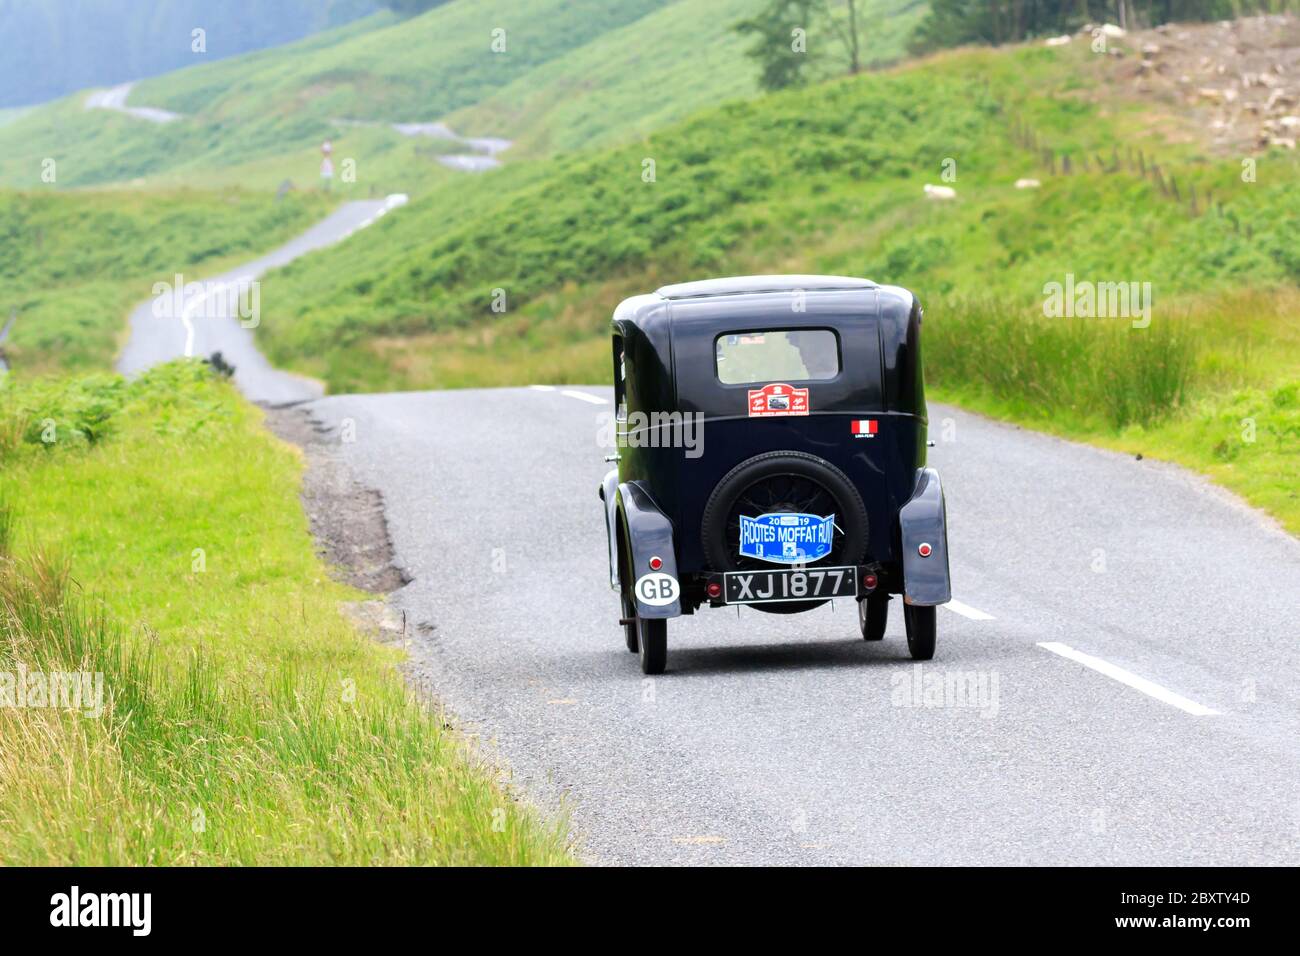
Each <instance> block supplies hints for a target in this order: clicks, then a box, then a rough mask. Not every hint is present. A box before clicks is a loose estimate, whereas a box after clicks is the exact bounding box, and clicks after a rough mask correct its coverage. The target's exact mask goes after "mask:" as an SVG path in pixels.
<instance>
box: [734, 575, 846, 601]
mask: <svg viewBox="0 0 1300 956" xmlns="http://www.w3.org/2000/svg"><path fill="white" fill-rule="evenodd" d="M722 587H723V595H724V601H725V602H726V603H727V604H768V603H771V602H774V601H824V600H826V599H827V598H837V597H857V596H858V569H857V568H855V567H846V568H805V569H804V570H795V569H793V568H784V569H782V570H780V571H728V572H727V573H726V574H724V575H723V576H722Z"/></svg>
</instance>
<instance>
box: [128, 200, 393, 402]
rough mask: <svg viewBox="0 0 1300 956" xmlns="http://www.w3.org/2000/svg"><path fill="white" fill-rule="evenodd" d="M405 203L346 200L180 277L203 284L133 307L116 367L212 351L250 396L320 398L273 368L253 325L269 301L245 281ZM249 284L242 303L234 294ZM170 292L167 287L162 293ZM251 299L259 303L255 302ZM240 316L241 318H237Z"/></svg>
mask: <svg viewBox="0 0 1300 956" xmlns="http://www.w3.org/2000/svg"><path fill="white" fill-rule="evenodd" d="M405 201H406V197H404V196H389V197H388V198H387V199H369V200H360V201H357V202H348V203H344V204H343V205H341V206H339V208H338V209H336V210H335V211H334V212H333V213H332V214H330V215H329V216H327V217H326V218H325V219H322V220H321V221H320V222H318V223H317V224H316V225H314V226H312V227H311V228H310V229H308V230H307V231H306V232H304V233H303V234H302V235H300V236H298V237H297V238H295V239H293V240H292V241H291V242H288V243H286V244H285V245H283V246H281V247H280V248H279V249H276V250H275V251H274V252H271V253H268V254H267V255H265V256H263V257H262V258H260V259H257V260H255V261H253V262H250V263H247V264H246V265H243V266H241V267H240V268H238V269H234V270H232V271H230V272H227V273H225V274H224V275H220V276H189V275H187V276H183V277H182V279H183V281H182V282H181V283H179V285H180V286H181V287H182V291H184V290H186V289H189V287H190V286H191V283H195V284H197V285H199V286H201V287H202V288H201V289H198V288H194V289H191V290H190V291H188V292H186V294H184V295H183V296H182V298H181V299H180V301H179V302H178V303H175V304H172V303H169V304H170V305H172V307H171V308H170V310H167V309H160V308H158V307H157V306H156V305H155V301H156V300H150V301H148V302H144V303H142V304H141V305H140V306H138V307H137V308H136V309H135V311H134V312H132V313H131V335H130V338H129V340H128V341H127V344H126V347H125V348H124V349H123V350H122V354H121V355H120V356H119V357H118V360H117V370H118V371H119V372H122V373H123V374H125V375H133V374H136V373H138V372H141V371H143V370H144V369H147V368H149V367H150V366H151V365H156V364H158V363H159V362H167V361H170V360H171V359H175V358H180V357H181V356H185V355H189V356H194V357H197V358H207V357H209V356H211V355H212V353H213V352H220V353H221V354H222V357H223V358H224V359H225V360H226V361H227V362H228V363H230V364H231V365H233V366H234V367H235V381H236V383H237V384H238V385H239V387H240V388H241V389H242V390H243V392H244V394H245V395H247V396H248V397H249V398H251V399H252V400H253V401H257V402H264V403H266V404H268V405H284V404H290V403H292V402H301V401H306V400H307V399H311V398H318V397H320V395H321V394H323V391H324V390H323V389H322V388H321V386H320V384H319V383H318V382H314V381H311V380H309V379H305V378H302V377H301V376H297V375H294V374H292V373H289V372H284V371H281V370H279V369H275V368H272V367H271V364H270V363H269V362H267V360H266V359H265V358H264V357H263V356H262V353H260V352H259V351H258V350H257V346H256V345H255V344H254V342H253V332H252V327H254V326H253V323H254V322H260V320H261V316H262V313H263V311H264V310H266V309H271V308H274V305H275V303H274V299H269V300H268V299H266V298H264V297H262V295H261V289H260V285H259V286H258V289H257V292H256V296H255V297H254V296H253V294H252V289H251V286H249V283H250V282H252V281H255V280H257V279H258V277H259V276H261V275H262V274H263V273H264V272H266V271H268V270H270V269H275V268H278V267H279V266H283V265H285V264H286V263H288V262H291V261H292V260H294V259H296V258H298V257H299V256H301V255H305V254H306V253H308V252H311V251H312V250H314V249H319V248H321V247H323V246H328V245H331V244H332V243H335V242H338V241H340V240H342V239H345V238H346V237H348V236H350V235H351V234H352V233H353V232H355V231H356V230H358V229H363V228H365V227H366V226H368V225H370V224H371V223H373V222H374V221H375V219H377V218H378V217H380V216H382V215H384V214H386V213H387V212H388V211H389V210H391V209H393V208H395V207H396V206H400V205H401V204H402V203H404V202H405ZM158 281H159V282H165V283H167V284H168V285H169V286H170V287H171V288H173V289H174V288H175V287H176V286H177V285H178V283H177V282H176V278H175V276H159V277H158ZM240 287H243V288H246V289H248V290H249V292H248V293H246V294H245V297H244V299H243V301H242V308H243V311H242V312H241V311H239V310H240V308H241V302H240V301H238V300H237V299H236V297H235V296H234V295H232V294H230V293H231V290H232V289H239V288H240ZM169 296H170V293H169V292H166V293H164V295H163V298H167V297H169ZM254 303H256V304H257V306H258V308H257V309H254V308H252V305H253V304H254ZM241 316H246V317H245V318H241Z"/></svg>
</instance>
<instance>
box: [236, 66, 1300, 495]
mask: <svg viewBox="0 0 1300 956" xmlns="http://www.w3.org/2000/svg"><path fill="white" fill-rule="evenodd" d="M1113 60H1114V58H1090V54H1089V53H1088V51H1087V50H1086V48H1084V47H1082V46H1081V45H1076V47H1074V48H1067V49H1064V50H1058V49H1047V48H1043V47H1041V46H1035V47H1027V48H1019V49H1015V50H1011V51H1004V52H992V51H966V52H958V53H953V54H948V55H944V56H942V57H939V58H937V59H933V60H928V61H924V62H922V63H920V64H918V65H915V66H908V67H904V68H899V69H895V70H891V71H889V72H885V73H880V74H874V75H868V76H863V77H859V78H856V79H849V80H844V81H837V82H832V83H829V84H823V85H820V86H816V87H813V88H809V89H806V90H800V91H794V92H790V93H786V94H781V95H777V96H772V97H768V98H764V99H761V100H755V101H745V102H737V103H732V104H729V105H726V106H723V107H721V108H719V109H717V110H714V111H710V112H706V113H702V114H698V115H696V116H694V117H692V118H691V119H690V120H688V121H686V122H683V123H681V124H678V125H675V126H672V127H670V128H667V129H665V130H663V131H661V132H659V133H656V134H654V135H652V136H650V137H649V138H648V139H647V140H646V141H645V142H643V143H638V144H636V145H635V146H629V147H625V148H621V149H616V150H612V151H608V152H603V153H599V154H595V155H588V154H566V155H561V156H559V157H556V158H554V159H550V160H543V161H539V162H537V163H532V164H522V165H520V166H517V167H514V168H506V169H504V170H501V171H498V172H495V173H491V174H488V175H486V176H483V177H480V178H476V179H473V180H472V181H465V182H457V183H456V184H455V185H454V186H453V187H440V188H437V189H434V190H432V191H431V192H430V194H429V195H427V196H425V197H423V198H422V199H420V200H418V201H416V202H415V203H413V204H412V205H411V206H410V207H409V208H408V209H405V210H403V212H402V214H401V215H399V216H393V217H390V218H389V219H388V220H386V221H385V222H383V223H381V224H380V225H379V226H378V227H377V228H376V229H375V230H374V231H373V232H372V234H370V235H367V236H366V239H365V241H364V242H357V241H355V240H353V241H352V242H349V243H346V244H344V245H343V246H340V247H338V248H336V249H334V250H330V251H326V252H324V253H322V254H320V255H317V256H313V257H311V258H310V259H307V260H304V261H302V262H301V263H298V264H295V265H293V266H291V267H290V268H289V269H287V270H285V271H284V272H282V273H279V274H277V275H275V276H273V277H271V278H270V280H269V281H270V282H271V283H273V284H274V285H275V286H276V287H277V290H278V291H277V301H280V302H286V301H287V302H293V303H295V305H294V306H293V307H292V308H290V309H287V310H285V311H284V312H283V313H282V314H278V315H277V314H272V315H270V316H269V317H268V318H267V319H266V320H264V322H263V325H262V327H261V329H260V330H259V334H260V335H261V338H262V342H263V345H264V347H265V348H266V349H267V350H268V351H269V352H270V353H271V355H272V357H273V358H274V360H276V361H277V362H280V363H282V364H284V365H287V366H290V367H293V368H297V369H299V370H302V371H305V372H308V373H310V374H314V375H317V376H319V377H322V378H324V379H325V380H326V381H327V382H328V383H329V384H330V386H331V388H333V389H335V390H340V391H341V390H357V389H392V388H439V387H455V386H468V385H500V384H523V383H528V382H534V381H552V382H560V381H568V382H573V381H593V380H594V381H601V380H606V379H607V378H608V374H609V372H608V369H607V367H606V366H607V364H608V344H607V342H606V340H605V323H606V321H607V318H608V315H609V312H610V310H611V309H612V307H613V305H614V304H615V303H616V302H617V301H618V299H619V298H620V297H621V296H623V295H625V294H629V293H632V292H636V291H643V290H645V289H648V288H654V287H655V286H656V285H658V284H660V283H661V282H664V281H671V280H678V279H683V278H689V277H691V276H701V275H711V274H735V273H745V272H830V273H849V274H864V275H868V276H872V277H875V278H877V279H880V280H885V281H890V282H898V283H903V284H907V285H910V286H912V287H914V288H916V289H918V290H919V291H920V292H921V293H922V294H923V296H924V298H925V301H926V302H927V304H928V305H929V309H930V316H931V318H930V333H929V337H928V344H927V350H928V351H929V354H930V356H931V359H932V361H931V362H930V366H929V368H930V377H931V380H932V381H933V382H934V383H935V384H936V385H937V386H938V387H939V389H940V391H941V392H942V393H945V394H948V395H949V396H956V397H961V398H962V399H963V400H964V401H966V403H967V404H971V405H974V406H976V407H984V408H987V409H989V410H993V411H998V412H999V413H1004V414H1009V415H1012V416H1014V417H1019V418H1023V419H1026V420H1034V421H1036V422H1037V423H1038V424H1040V425H1043V426H1046V427H1052V428H1058V429H1067V430H1073V431H1074V432H1075V433H1086V434H1095V435H1097V436H1100V437H1102V438H1103V439H1104V440H1120V439H1122V438H1123V436H1124V435H1126V434H1129V432H1130V431H1131V430H1132V429H1137V430H1138V433H1139V435H1142V434H1143V430H1144V429H1150V428H1174V427H1175V424H1176V423H1177V422H1178V421H1183V420H1184V419H1181V418H1179V416H1180V415H1191V414H1192V413H1193V410H1194V409H1197V408H1199V407H1200V404H1199V403H1202V402H1210V406H1207V409H1208V410H1206V411H1204V414H1206V415H1208V416H1210V419H1211V420H1212V422H1213V423H1215V424H1213V427H1211V425H1210V424H1206V423H1202V424H1203V425H1205V428H1206V429H1209V431H1210V435H1211V436H1212V437H1203V436H1202V437H1193V436H1195V435H1197V433H1196V432H1195V430H1193V431H1192V432H1189V433H1188V434H1187V435H1185V436H1184V439H1185V441H1184V445H1185V446H1186V447H1187V448H1190V449H1192V450H1193V451H1195V450H1196V449H1199V450H1200V452H1203V453H1204V454H1205V455H1207V456H1210V457H1211V458H1213V457H1214V456H1216V455H1217V456H1220V457H1221V458H1222V463H1223V464H1225V465H1227V466H1231V465H1232V462H1233V461H1234V460H1235V457H1234V456H1236V455H1238V454H1242V455H1245V456H1247V457H1252V458H1253V459H1255V460H1254V462H1253V466H1252V469H1251V473H1252V475H1254V476H1266V477H1263V478H1261V479H1260V480H1261V481H1263V482H1264V483H1265V484H1266V485H1267V488H1266V489H1265V490H1263V491H1260V492H1259V494H1258V496H1257V500H1260V501H1261V502H1263V503H1265V504H1266V505H1267V506H1270V507H1274V508H1275V510H1278V511H1279V512H1280V513H1291V512H1294V513H1295V517H1296V519H1297V520H1300V506H1298V505H1297V504H1296V503H1295V501H1294V492H1293V491H1288V490H1286V489H1288V488H1294V480H1293V479H1294V475H1295V474H1296V473H1297V472H1298V471H1300V463H1298V462H1297V460H1296V455H1297V452H1296V451H1295V449H1296V447H1297V445H1300V443H1298V442H1297V441H1296V440H1295V439H1296V437H1297V436H1300V432H1297V433H1295V434H1293V433H1292V431H1290V429H1300V421H1297V420H1296V416H1297V415H1300V409H1294V408H1293V405H1294V404H1295V402H1296V398H1295V393H1296V390H1297V387H1298V386H1297V385H1296V384H1295V379H1296V371H1295V370H1296V369H1297V368H1300V343H1297V329H1296V323H1294V321H1293V320H1292V319H1291V318H1290V311H1289V310H1290V308H1291V305H1288V303H1291V304H1292V305H1293V304H1294V301H1295V296H1294V289H1295V283H1296V281H1297V280H1298V279H1300V246H1297V244H1296V243H1295V241H1294V240H1295V236H1296V235H1300V195H1298V194H1297V193H1296V191H1295V190H1294V188H1293V184H1294V182H1295V181H1296V173H1297V166H1298V165H1300V164H1297V161H1296V157H1295V154H1294V153H1290V152H1287V151H1283V150H1274V151H1273V152H1272V153H1270V154H1269V155H1268V156H1267V157H1265V158H1264V159H1262V160H1261V161H1260V162H1261V166H1260V168H1261V170H1262V172H1261V173H1260V176H1259V178H1258V181H1257V182H1243V181H1242V178H1241V164H1240V159H1239V157H1236V156H1224V157H1216V156H1214V155H1212V154H1209V153H1207V152H1205V151H1204V150H1202V149H1201V148H1200V147H1199V146H1197V145H1196V140H1195V136H1194V132H1195V131H1194V127H1193V125H1189V123H1188V122H1186V121H1183V120H1180V119H1179V118H1178V117H1177V116H1175V115H1174V114H1172V113H1168V112H1167V111H1166V112H1165V113H1162V112H1161V110H1162V109H1163V108H1162V107H1159V106H1157V105H1155V104H1154V103H1153V102H1142V101H1137V100H1130V99H1127V98H1125V97H1124V95H1122V94H1121V93H1117V92H1116V90H1115V89H1114V88H1113V87H1112V85H1111V83H1112V78H1111V77H1110V76H1109V73H1108V71H1109V70H1111V69H1113V67H1112V66H1111V63H1112V62H1113ZM1179 124H1181V125H1179ZM1157 128H1162V129H1166V130H1169V131H1170V135H1169V137H1168V138H1167V139H1166V140H1162V139H1159V138H1157V136H1156V135H1155V134H1152V133H1151V132H1150V131H1151V130H1153V129H1157ZM1138 133H1143V136H1138V135H1137V134H1138ZM1134 142H1141V143H1142V144H1143V148H1144V150H1146V153H1145V155H1144V156H1143V157H1142V158H1141V159H1140V160H1139V158H1138V157H1137V156H1136V155H1135V153H1134V151H1133V149H1132V148H1131V146H1130V144H1131V143H1134ZM1153 149H1154V150H1156V151H1158V152H1155V153H1154V154H1153V153H1152V150H1153ZM1044 150H1047V151H1050V154H1051V157H1052V159H1051V165H1050V166H1049V165H1047V161H1046V157H1045V154H1044ZM1066 157H1070V158H1071V165H1070V172H1069V174H1068V175H1067V174H1064V172H1063V167H1062V163H1063V160H1064V159H1065V158H1066ZM646 158H652V159H653V160H654V161H655V169H656V181H654V182H644V181H643V179H642V172H643V169H644V168H645V167H644V166H643V161H644V160H645V159H646ZM948 159H951V160H954V161H955V162H956V170H957V179H956V181H955V182H954V183H952V185H953V186H954V187H955V188H956V190H957V192H958V198H957V200H956V201H953V202H934V201H929V200H927V199H925V198H924V195H923V191H922V186H923V184H925V183H927V182H928V183H939V182H941V178H940V176H941V170H942V169H943V164H944V161H945V160H948ZM1157 162H1158V164H1159V166H1160V168H1161V170H1162V172H1161V176H1160V178H1159V179H1158V180H1157V179H1156V178H1155V176H1154V175H1153V172H1152V166H1153V164H1155V163H1157ZM1085 164H1086V165H1085ZM1140 167H1141V168H1140ZM1143 169H1145V170H1146V171H1145V172H1143V171H1142V170H1143ZM1027 176H1034V177H1038V178H1040V179H1041V180H1042V187H1041V188H1039V189H1023V190H1021V189H1016V188H1014V185H1013V184H1014V183H1015V181H1016V180H1017V179H1018V178H1020V177H1027ZM1194 197H1198V198H1194ZM1067 274H1073V275H1075V276H1077V277H1078V278H1080V279H1083V280H1088V281H1094V282H1118V281H1136V282H1139V283H1141V282H1150V283H1152V286H1153V290H1154V294H1155V297H1156V303H1157V304H1156V306H1155V309H1154V315H1155V317H1156V320H1155V321H1154V322H1153V324H1152V326H1151V327H1150V328H1149V329H1147V330H1144V331H1143V332H1141V333H1139V332H1134V331H1133V330H1132V329H1131V327H1130V323H1129V321H1128V320H1127V319H1124V320H1119V321H1116V320H1099V319H1094V320H1047V319H1044V318H1043V289H1044V286H1045V284H1046V283H1048V282H1051V281H1058V282H1063V281H1065V277H1066V275H1067ZM1243 285H1244V286H1245V287H1247V288H1249V289H1250V290H1251V293H1250V297H1249V299H1247V298H1245V297H1243V296H1242V295H1241V294H1240V290H1241V288H1242V287H1243ZM494 289H503V290H505V292H506V295H507V300H508V303H509V311H508V312H507V313H506V314H505V315H504V316H502V315H499V314H496V313H494V312H493V311H492V308H491V305H492V302H493V290H494ZM1269 290H1275V291H1272V292H1270V291H1269ZM1035 317H1037V318H1035ZM1243 389H1244V390H1247V391H1246V392H1245V393H1243V394H1247V396H1248V397H1247V398H1245V399H1243V400H1242V401H1243V402H1245V407H1249V408H1255V407H1256V406H1258V409H1257V410H1258V411H1259V413H1260V416H1261V421H1267V422H1268V423H1269V426H1270V428H1271V429H1274V430H1268V431H1267V432H1266V433H1265V434H1267V435H1268V436H1269V439H1268V441H1267V442H1265V441H1263V440H1261V441H1260V442H1258V443H1254V444H1253V445H1252V447H1249V448H1245V449H1243V448H1242V447H1241V441H1240V440H1238V439H1236V438H1235V437H1234V436H1235V435H1236V434H1237V432H1238V431H1239V430H1240V429H1239V428H1238V426H1237V424H1236V423H1237V422H1238V421H1239V420H1240V419H1241V418H1243V417H1253V416H1249V415H1246V414H1245V413H1244V412H1242V409H1240V408H1237V406H1236V405H1233V404H1232V402H1233V401H1235V399H1233V396H1234V395H1237V394H1238V392H1239V391H1240V390H1243ZM1224 403H1227V404H1226V405H1225V404H1224ZM1225 407H1230V408H1232V409H1233V410H1232V411H1230V412H1227V413H1223V414H1227V416H1228V417H1227V418H1222V414H1221V413H1222V410H1223V408H1225ZM1270 409H1277V410H1278V411H1276V412H1275V413H1273V414H1271V415H1269V416H1265V415H1264V411H1265V410H1270ZM1285 409H1291V410H1290V411H1283V410H1285ZM1234 415H1235V416H1236V417H1235V418H1233V417H1232V416H1234ZM1216 416H1219V417H1216ZM1220 418H1222V420H1221V421H1220ZM1199 427H1200V426H1198V428H1199ZM1261 427H1262V426H1261ZM1162 434H1164V433H1162ZM1170 440H1172V439H1170ZM1180 440H1183V439H1180ZM1140 441H1142V442H1147V443H1148V444H1147V446H1146V447H1147V450H1148V451H1150V450H1151V447H1152V445H1151V443H1153V442H1155V441H1156V439H1153V438H1152V437H1151V433H1146V434H1145V435H1144V437H1141V438H1140ZM1180 447H1183V446H1180ZM1216 449H1217V450H1216ZM1188 453H1189V454H1192V452H1191V451H1189V452H1188ZM1270 455H1276V456H1277V457H1276V458H1275V459H1270V462H1263V461H1260V460H1258V459H1260V458H1264V457H1267V456H1270ZM1209 464H1213V462H1209ZM1270 469H1272V470H1270ZM1267 476H1271V477H1267ZM1288 508H1289V509H1290V512H1288Z"/></svg>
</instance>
